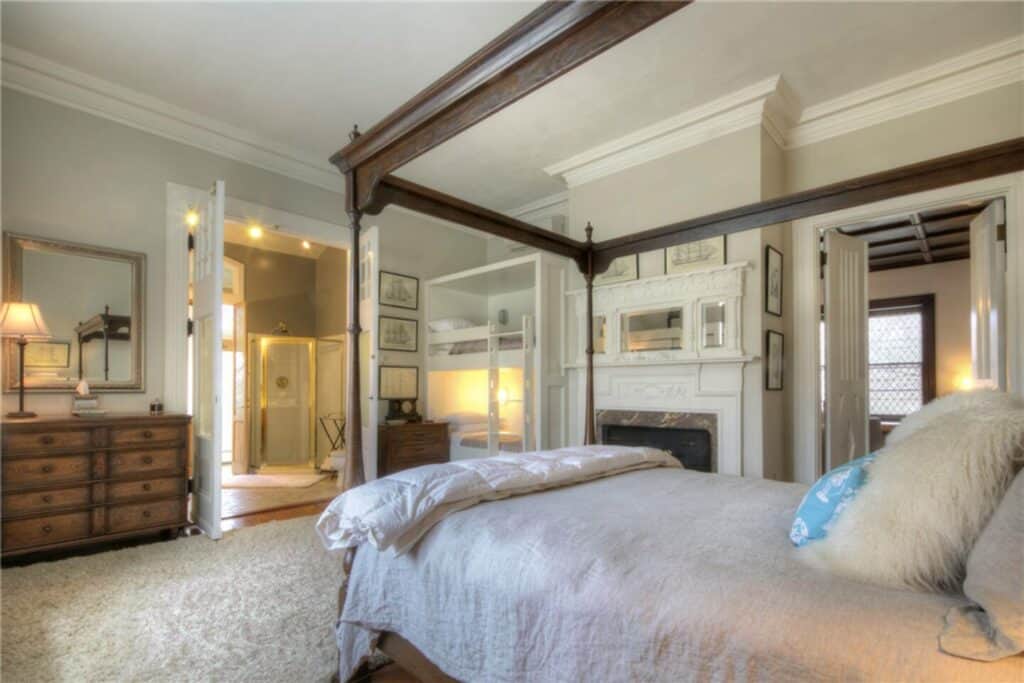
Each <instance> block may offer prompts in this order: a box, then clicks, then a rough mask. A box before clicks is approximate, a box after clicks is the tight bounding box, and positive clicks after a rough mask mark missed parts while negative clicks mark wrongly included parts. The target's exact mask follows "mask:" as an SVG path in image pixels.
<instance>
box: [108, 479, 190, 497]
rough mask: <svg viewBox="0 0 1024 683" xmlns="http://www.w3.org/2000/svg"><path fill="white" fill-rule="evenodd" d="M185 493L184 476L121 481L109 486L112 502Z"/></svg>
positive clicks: (182, 494)
mask: <svg viewBox="0 0 1024 683" xmlns="http://www.w3.org/2000/svg"><path fill="white" fill-rule="evenodd" d="M184 495H185V479H184V478H182V477H178V478H166V479H144V480H141V481H119V482H114V483H112V484H110V485H109V486H107V501H109V502H111V503H122V502H124V501H129V500H144V499H146V498H168V497H171V496H184Z"/></svg>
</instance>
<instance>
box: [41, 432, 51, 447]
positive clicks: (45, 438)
mask: <svg viewBox="0 0 1024 683" xmlns="http://www.w3.org/2000/svg"><path fill="white" fill-rule="evenodd" d="M39 443H41V444H43V445H44V446H49V445H50V444H52V443H53V437H52V436H51V435H49V434H44V435H43V436H41V437H39Z"/></svg>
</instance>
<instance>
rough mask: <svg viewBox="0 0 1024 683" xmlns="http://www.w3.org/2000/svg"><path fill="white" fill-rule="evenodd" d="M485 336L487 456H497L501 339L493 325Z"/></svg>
mask: <svg viewBox="0 0 1024 683" xmlns="http://www.w3.org/2000/svg"><path fill="white" fill-rule="evenodd" d="M488 332H489V334H488V335H487V455H488V456H492V455H497V454H498V449H499V446H500V445H501V441H500V438H501V435H500V433H499V432H500V431H501V399H500V397H499V391H500V390H501V356H500V351H501V337H500V336H498V329H497V327H496V326H495V324H494V323H488Z"/></svg>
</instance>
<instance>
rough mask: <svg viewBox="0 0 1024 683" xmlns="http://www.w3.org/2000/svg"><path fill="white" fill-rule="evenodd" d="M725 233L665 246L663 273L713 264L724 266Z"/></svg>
mask: <svg viewBox="0 0 1024 683" xmlns="http://www.w3.org/2000/svg"><path fill="white" fill-rule="evenodd" d="M725 259H726V253H725V235H719V236H718V237H709V238H708V239H706V240H698V241H696V242H689V243H687V244H678V245H676V246H674V247H666V248H665V274H666V275H678V274H681V273H689V272H691V271H694V270H703V269H704V268H711V267H713V266H724V265H725Z"/></svg>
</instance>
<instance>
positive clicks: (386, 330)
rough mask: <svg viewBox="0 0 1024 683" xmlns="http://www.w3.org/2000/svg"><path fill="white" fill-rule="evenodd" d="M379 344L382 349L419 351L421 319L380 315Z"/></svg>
mask: <svg viewBox="0 0 1024 683" xmlns="http://www.w3.org/2000/svg"><path fill="white" fill-rule="evenodd" d="M379 323H380V324H379V327H378V332H379V334H380V339H378V340H377V346H378V347H379V348H380V350H381V351H409V352H411V353H415V352H416V351H419V324H420V323H419V321H418V320H413V319H412V318H392V317H389V316H386V315H382V316H380V321H379Z"/></svg>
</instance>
